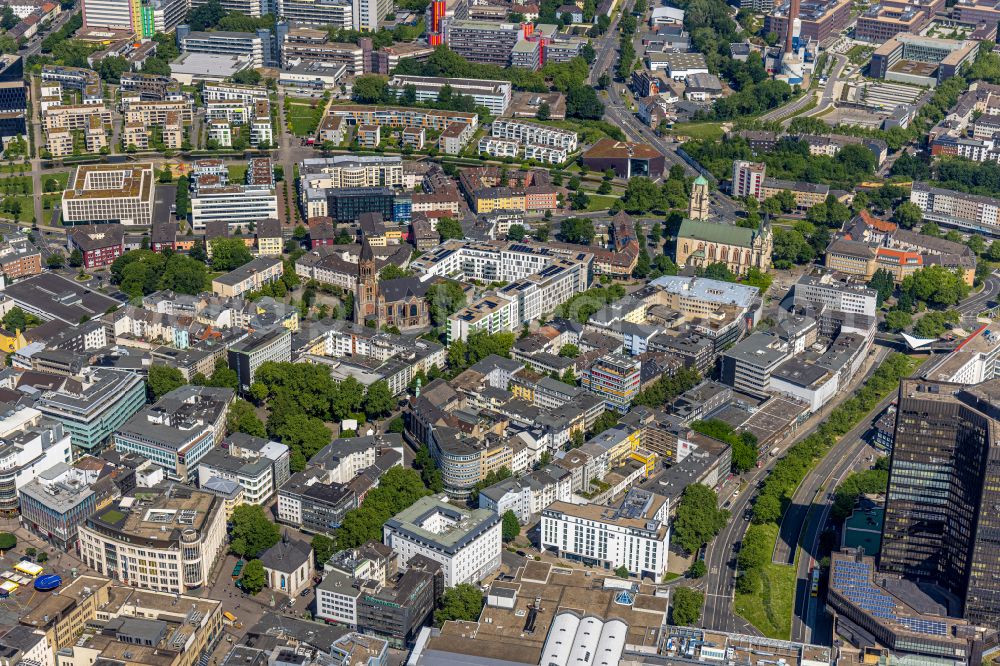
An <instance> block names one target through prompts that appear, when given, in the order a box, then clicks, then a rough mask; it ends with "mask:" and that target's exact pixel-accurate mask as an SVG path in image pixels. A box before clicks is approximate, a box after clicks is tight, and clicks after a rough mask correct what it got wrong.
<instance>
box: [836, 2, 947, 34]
mask: <svg viewBox="0 0 1000 666" xmlns="http://www.w3.org/2000/svg"><path fill="white" fill-rule="evenodd" d="M832 1H833V0H831V2H832ZM944 8H945V0H882V1H881V2H879V3H878V4H876V5H873V6H872V7H870V8H869V9H868V10H867V11H865V12H864V13H862V14H861V15H860V16H858V20H857V25H856V26H855V29H854V37H855V39H860V40H864V41H869V42H874V43H879V42H886V41H889V40H891V39H892V38H893V37H895V36H896V35H898V34H900V33H910V34H913V35H918V34H920V33H921V32H922V31H923V29H924V28H925V27H927V24H928V23H930V22H931V20H932V19H933V18H934V15H935V14H937V13H938V12H943V11H944Z"/></svg>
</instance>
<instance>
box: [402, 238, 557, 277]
mask: <svg viewBox="0 0 1000 666" xmlns="http://www.w3.org/2000/svg"><path fill="white" fill-rule="evenodd" d="M558 257H559V255H557V254H556V253H555V252H553V251H552V250H551V249H549V248H547V247H545V246H540V245H530V244H528V243H507V244H490V243H481V242H478V241H465V240H449V241H446V242H445V243H442V244H441V245H440V246H439V247H438V248H437V249H434V250H432V251H430V252H428V253H426V254H424V255H422V256H421V257H420V258H418V259H416V260H414V261H413V262H412V263H411V264H410V266H411V267H412V268H414V269H415V270H416V272H417V273H418V274H420V279H421V280H429V279H431V278H432V277H436V276H441V277H448V276H453V275H456V274H458V275H461V279H463V280H482V281H483V282H511V281H513V280H520V279H522V278H526V277H528V276H529V275H532V274H533V273H538V272H539V271H541V270H542V269H543V268H545V267H546V266H548V265H549V264H551V263H552V262H554V261H555V260H556V259H557V258H558Z"/></svg>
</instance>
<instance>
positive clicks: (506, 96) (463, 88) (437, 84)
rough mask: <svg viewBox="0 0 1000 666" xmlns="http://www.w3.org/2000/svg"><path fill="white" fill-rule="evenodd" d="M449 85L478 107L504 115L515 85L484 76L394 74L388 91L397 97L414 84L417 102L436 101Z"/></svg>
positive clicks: (456, 92)
mask: <svg viewBox="0 0 1000 666" xmlns="http://www.w3.org/2000/svg"><path fill="white" fill-rule="evenodd" d="M445 86H450V87H451V89H452V92H453V93H454V94H456V95H464V96H466V97H471V98H472V99H473V100H475V102H476V106H485V107H486V108H487V109H489V111H490V114H491V115H494V116H502V115H503V114H504V113H506V112H507V108H508V107H509V106H510V98H511V90H512V89H513V88H512V85H511V83H510V82H508V81H489V80H485V79H449V78H444V77H438V76H407V75H399V76H393V77H392V78H390V79H389V90H391V91H392V92H393V93H394V94H395V95H396V96H399V95H401V94H402V93H403V91H404V90H405V89H406V88H409V87H412V88H413V89H414V90H415V91H416V94H417V101H418V102H436V101H437V99H438V95H439V94H440V92H441V89H442V88H444V87H445Z"/></svg>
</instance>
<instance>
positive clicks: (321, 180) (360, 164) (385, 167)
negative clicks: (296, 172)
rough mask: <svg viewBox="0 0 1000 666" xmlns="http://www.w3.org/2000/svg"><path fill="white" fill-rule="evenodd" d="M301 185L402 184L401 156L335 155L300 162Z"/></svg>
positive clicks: (353, 185)
mask: <svg viewBox="0 0 1000 666" xmlns="http://www.w3.org/2000/svg"><path fill="white" fill-rule="evenodd" d="M301 181H302V183H303V185H302V187H303V188H310V187H311V188H328V187H336V188H344V187H403V159H402V158H401V157H396V156H386V157H383V156H381V155H337V156H335V157H328V158H314V159H307V160H303V161H302V175H301Z"/></svg>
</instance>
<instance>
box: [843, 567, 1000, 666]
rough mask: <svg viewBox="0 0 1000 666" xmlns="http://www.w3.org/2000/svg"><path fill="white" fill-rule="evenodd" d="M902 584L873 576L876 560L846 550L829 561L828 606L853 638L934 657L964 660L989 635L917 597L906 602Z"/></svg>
mask: <svg viewBox="0 0 1000 666" xmlns="http://www.w3.org/2000/svg"><path fill="white" fill-rule="evenodd" d="M901 582H903V581H898V580H897V578H895V577H892V576H890V575H886V574H883V573H876V568H875V558H873V557H868V556H866V555H865V554H864V550H863V549H844V550H842V551H841V552H839V553H833V554H832V556H831V561H830V590H829V598H830V602H831V605H832V606H833V607H834V608H835V609H836V610H837V611H838V612H839V613H840V614H841V620H844V619H846V620H848V621H849V622H850V625H851V628H853V629H854V630H855V633H858V632H861V633H867V634H869V636H870V637H871V638H874V639H875V641H876V642H878V643H881V644H885V645H887V647H890V648H892V647H894V644H895V643H896V642H905V644H906V646H907V648H908V651H910V652H915V653H922V654H934V653H940V651H941V650H942V649H944V650H947V651H948V652H950V653H952V654H954V655H956V656H961V655H962V654H965V655H968V652H966V651H965V649H966V646H967V644H968V643H969V642H970V641H973V640H978V639H980V638H982V637H983V636H984V635H985V634H986V633H988V631H987V630H986V629H983V628H980V627H976V626H974V625H972V624H970V623H969V622H967V621H966V620H963V619H960V618H955V617H949V616H948V615H947V614H946V609H945V607H944V606H942V605H940V604H936V603H933V601H930V597H928V598H927V599H926V600H925V599H921V598H920V596H921V593H919V592H914V593H912V594H907V597H908V598H907V599H904V598H903V597H902V596H901V595H902V593H903V590H905V588H904V587H903V586H902V585H900V584H899V583H901ZM925 601H927V603H925ZM915 605H921V606H923V608H921V609H918V608H915V607H914V606H915ZM938 612H940V614H938ZM842 628H843V627H842Z"/></svg>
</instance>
